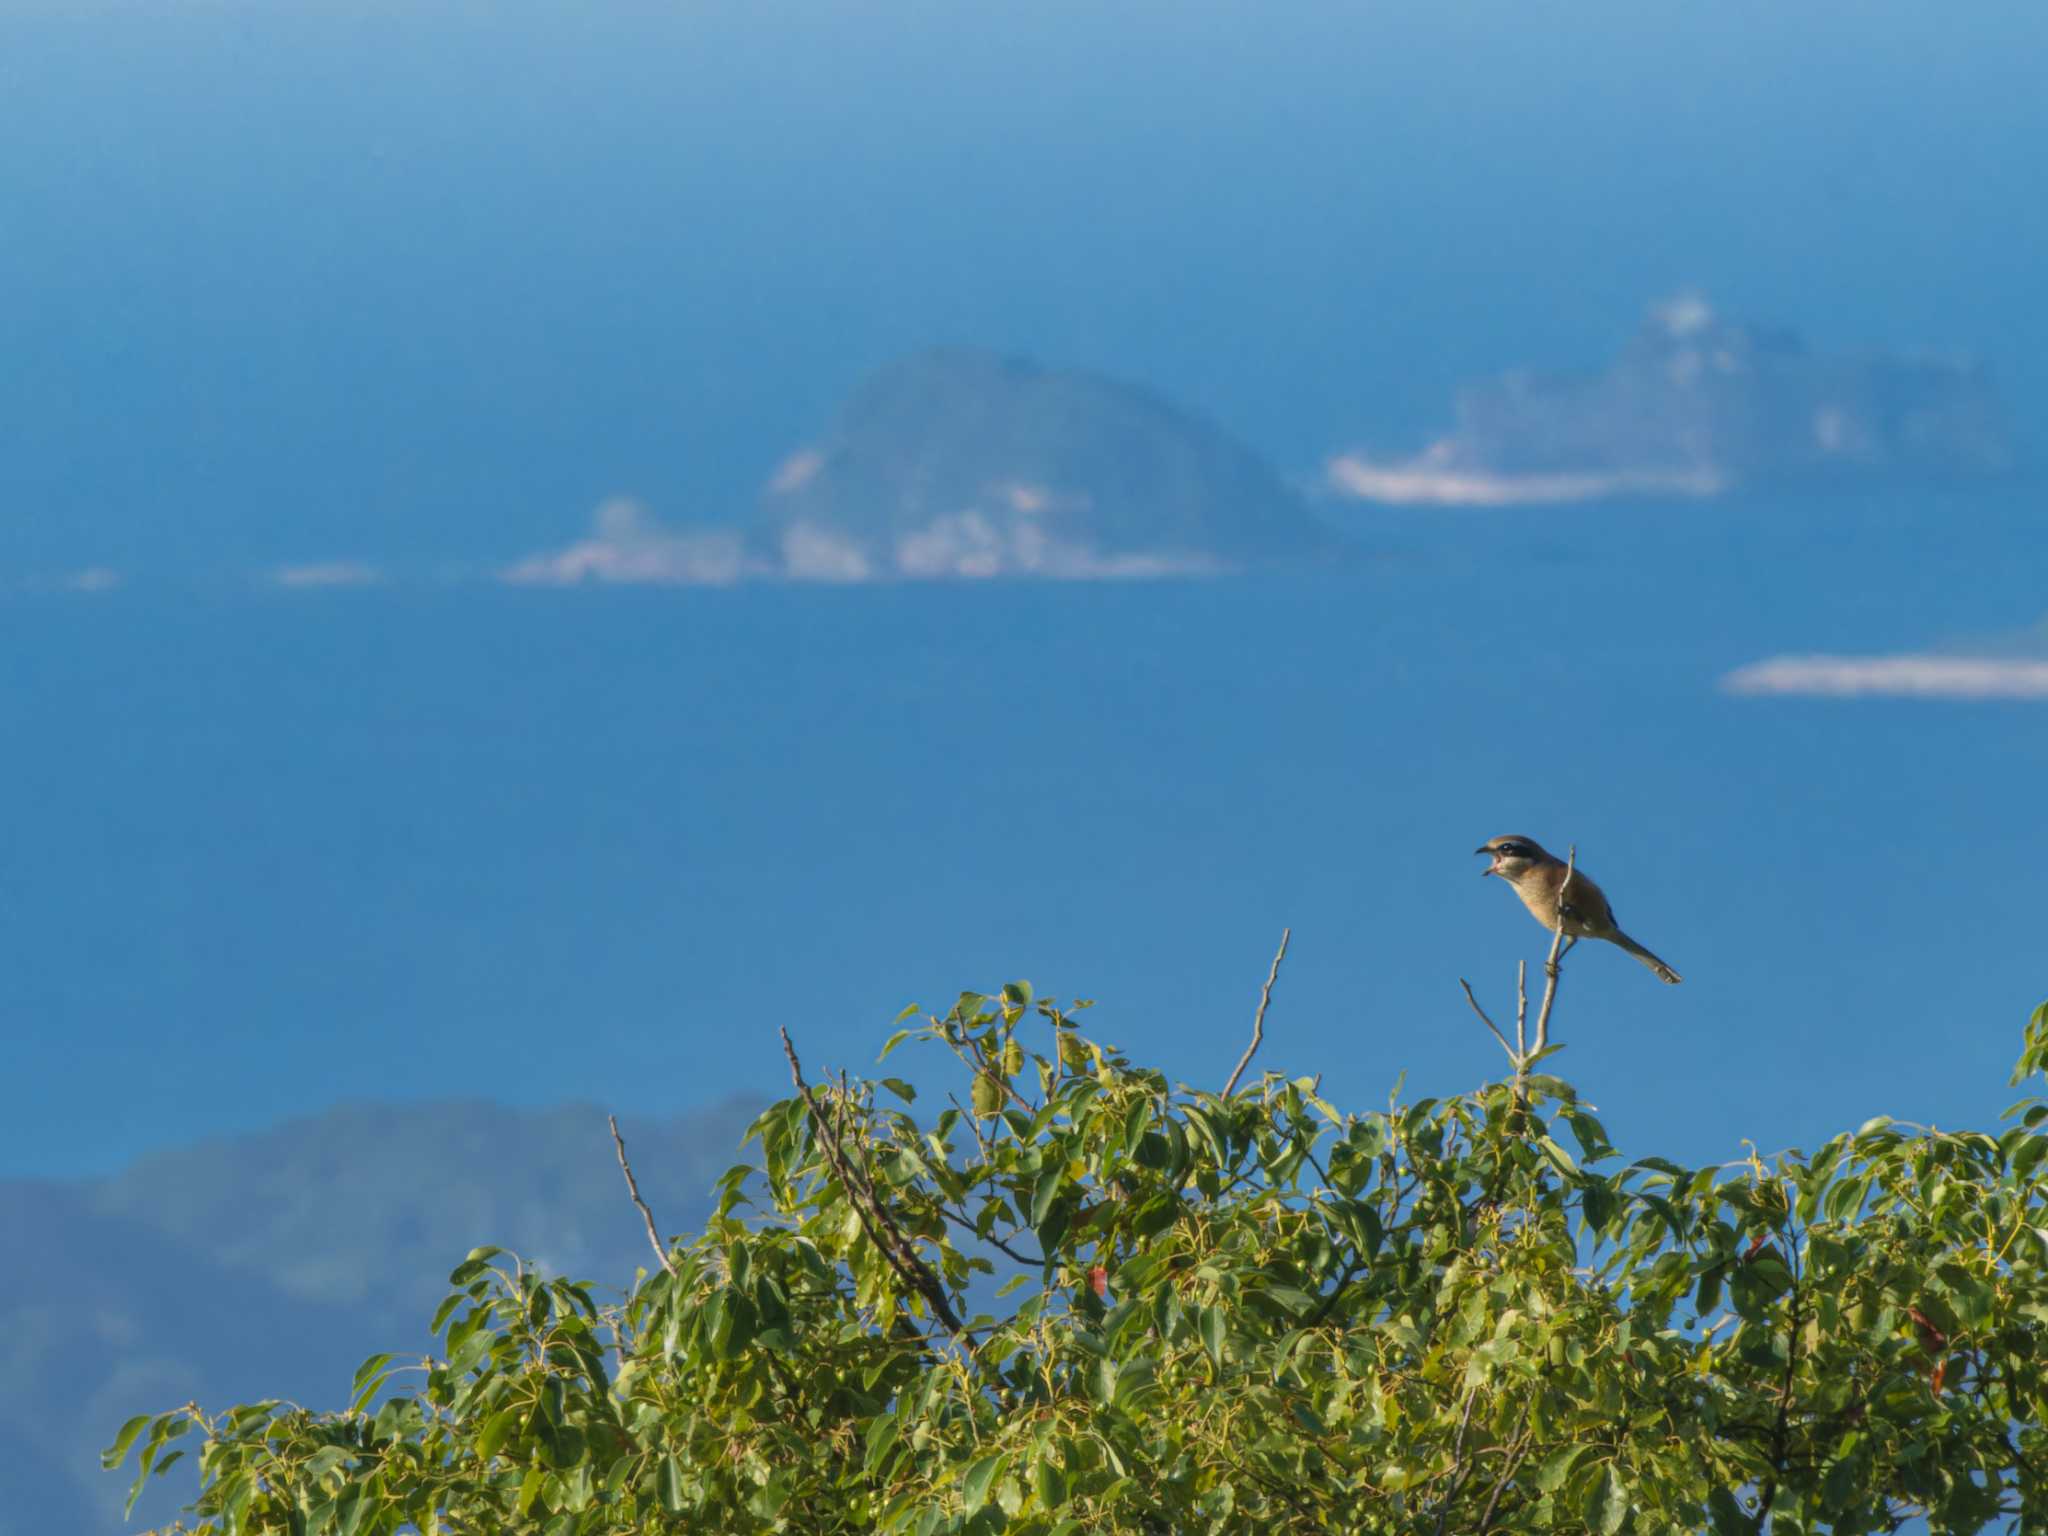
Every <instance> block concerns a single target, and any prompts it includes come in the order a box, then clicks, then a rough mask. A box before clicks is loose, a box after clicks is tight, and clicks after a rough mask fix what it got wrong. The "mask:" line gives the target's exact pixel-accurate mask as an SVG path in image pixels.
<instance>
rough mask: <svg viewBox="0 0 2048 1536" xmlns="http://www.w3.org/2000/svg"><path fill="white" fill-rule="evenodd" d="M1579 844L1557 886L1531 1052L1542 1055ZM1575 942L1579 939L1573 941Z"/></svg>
mask: <svg viewBox="0 0 2048 1536" xmlns="http://www.w3.org/2000/svg"><path fill="white" fill-rule="evenodd" d="M1578 864H1579V845H1578V844H1577V843H1573V844H1572V846H1571V850H1570V852H1569V853H1568V854H1567V856H1566V858H1565V862H1564V879H1563V881H1562V882H1560V883H1559V885H1558V887H1557V931H1556V932H1555V933H1553V934H1552V935H1551V936H1550V958H1549V959H1548V960H1546V961H1544V962H1543V974H1544V975H1545V976H1546V977H1548V978H1549V980H1547V981H1546V982H1545V983H1544V986H1543V1006H1542V1007H1540V1008H1539V1009H1537V1010H1536V1048H1535V1050H1533V1051H1532V1052H1530V1054H1531V1055H1532V1056H1541V1055H1542V1054H1543V1051H1544V1048H1545V1047H1546V1046H1548V1045H1549V1044H1550V1006H1551V1004H1553V1003H1555V1002H1556V1001H1557V978H1558V975H1559V972H1558V966H1557V962H1558V961H1559V959H1561V958H1562V955H1563V951H1564V948H1565V942H1564V896H1565V892H1566V891H1569V890H1570V889H1571V888H1572V876H1573V875H1575V874H1577V873H1578ZM1573 942H1574V943H1576V942H1577V940H1574V941H1573Z"/></svg>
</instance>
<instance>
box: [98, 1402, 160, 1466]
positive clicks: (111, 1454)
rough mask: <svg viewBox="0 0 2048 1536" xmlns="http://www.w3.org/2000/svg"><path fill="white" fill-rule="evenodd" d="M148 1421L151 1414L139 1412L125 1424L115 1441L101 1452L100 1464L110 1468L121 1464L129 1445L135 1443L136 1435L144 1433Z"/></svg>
mask: <svg viewBox="0 0 2048 1536" xmlns="http://www.w3.org/2000/svg"><path fill="white" fill-rule="evenodd" d="M148 1423H149V1415H148V1414H146V1413H138V1414H137V1415H135V1417H134V1418H132V1419H130V1420H129V1421H128V1422H127V1423H125V1424H123V1425H122V1426H121V1430H120V1433H119V1434H117V1435H115V1436H114V1443H113V1444H112V1445H110V1446H108V1447H107V1448H106V1449H105V1450H104V1451H101V1452H100V1465H101V1466H103V1467H106V1468H108V1469H109V1470H111V1469H112V1468H114V1467H118V1466H119V1465H121V1463H122V1461H123V1460H124V1459H125V1458H126V1457H127V1455H128V1447H129V1446H131V1445H133V1444H134V1443H135V1437H136V1436H137V1435H139V1434H141V1433H142V1431H143V1428H144V1427H145V1426H146V1425H147V1424H148Z"/></svg>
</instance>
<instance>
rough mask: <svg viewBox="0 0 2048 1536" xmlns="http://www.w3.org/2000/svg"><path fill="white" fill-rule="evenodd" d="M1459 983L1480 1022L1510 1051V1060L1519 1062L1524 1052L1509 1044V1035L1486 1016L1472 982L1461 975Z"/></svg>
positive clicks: (1503, 1048) (1505, 1049)
mask: <svg viewBox="0 0 2048 1536" xmlns="http://www.w3.org/2000/svg"><path fill="white" fill-rule="evenodd" d="M1458 985H1459V986H1461V987H1463V988H1464V989H1465V1001H1466V1002H1468V1003H1470V1004H1471V1005H1472V1011H1473V1012H1474V1013H1476V1014H1478V1015H1479V1022H1480V1023H1482V1024H1484V1025H1485V1026H1486V1027H1487V1028H1488V1029H1490V1030H1492V1031H1493V1038H1494V1039H1496V1040H1498V1041H1499V1042H1500V1048H1501V1049H1502V1050H1504V1051H1506V1052H1507V1053H1508V1060H1509V1061H1511V1062H1514V1063H1517V1064H1519V1063H1520V1062H1521V1059H1522V1053H1521V1052H1520V1051H1518V1050H1516V1049H1515V1048H1514V1047H1513V1046H1512V1045H1509V1044H1508V1037H1507V1036H1506V1035H1504V1034H1502V1033H1501V1032H1500V1030H1499V1029H1498V1028H1497V1027H1496V1026H1495V1025H1494V1022H1493V1020H1491V1019H1489V1018H1488V1017H1487V1016H1486V1010H1485V1009H1484V1008H1482V1007H1480V1006H1479V999H1478V998H1476V997H1474V996H1473V995H1472V983H1471V982H1469V981H1467V980H1466V979H1465V978H1464V977H1462V976H1460V977H1459V978H1458ZM1519 1032H1520V1031H1519V1030H1518V1031H1517V1033H1519Z"/></svg>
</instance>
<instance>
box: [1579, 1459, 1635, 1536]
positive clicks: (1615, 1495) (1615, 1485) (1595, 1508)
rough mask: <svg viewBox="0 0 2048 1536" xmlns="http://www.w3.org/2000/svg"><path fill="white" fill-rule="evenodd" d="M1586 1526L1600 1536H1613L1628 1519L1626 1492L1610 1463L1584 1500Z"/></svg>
mask: <svg viewBox="0 0 2048 1536" xmlns="http://www.w3.org/2000/svg"><path fill="white" fill-rule="evenodd" d="M1585 1515H1586V1524H1588V1525H1590V1526H1591V1527H1592V1528H1593V1529H1594V1530H1596V1531H1598V1532H1599V1533H1600V1536H1614V1533H1615V1532H1616V1531H1619V1530H1620V1529H1621V1527H1622V1525H1623V1523H1624V1522H1626V1521H1627V1519H1628V1490H1627V1489H1625V1488H1624V1487H1622V1485H1621V1479H1620V1478H1619V1477H1617V1476H1615V1473H1614V1467H1613V1465H1612V1464H1611V1463H1610V1464H1609V1465H1608V1466H1607V1467H1606V1468H1605V1469H1604V1470H1603V1471H1602V1472H1601V1474H1600V1480H1599V1481H1598V1482H1596V1483H1595V1484H1594V1485H1593V1492H1592V1494H1591V1496H1590V1497H1588V1498H1587V1500H1586V1510H1585Z"/></svg>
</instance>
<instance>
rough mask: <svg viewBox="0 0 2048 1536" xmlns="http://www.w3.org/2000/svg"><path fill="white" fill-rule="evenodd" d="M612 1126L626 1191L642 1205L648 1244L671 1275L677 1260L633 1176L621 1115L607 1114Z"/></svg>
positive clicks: (614, 1143)
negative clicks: (658, 1231) (620, 1131)
mask: <svg viewBox="0 0 2048 1536" xmlns="http://www.w3.org/2000/svg"><path fill="white" fill-rule="evenodd" d="M605 1119H606V1120H607V1121H609V1122H610V1124H611V1128H612V1145H613V1146H614V1147H616V1148H617V1149H618V1153H619V1172H621V1173H623V1174H624V1175H625V1176H626V1192H627V1193H628V1194H630V1195H631V1196H632V1197H633V1203H634V1204H635V1205H637V1206H639V1207H640V1219H641V1220H642V1221H644V1222H646V1223H647V1246H648V1247H650V1248H652V1249H653V1250H654V1256H655V1257H656V1258H657V1259H659V1260H661V1267H662V1268H663V1269H665V1270H667V1271H668V1272H669V1273H670V1274H671V1275H673V1274H674V1273H675V1272H676V1266H675V1261H674V1260H673V1259H671V1258H670V1257H669V1256H668V1250H667V1249H666V1248H664V1247H662V1245H661V1238H660V1236H659V1235H658V1234H657V1233H656V1232H655V1230H654V1212H652V1211H650V1210H649V1209H647V1202H646V1201H645V1200H642V1199H641V1198H640V1183H639V1181H638V1180H637V1179H635V1178H634V1177H633V1165H632V1164H631V1163H629V1162H627V1161H626V1138H625V1137H623V1136H621V1135H620V1134H619V1117H618V1116H617V1115H606V1116H605Z"/></svg>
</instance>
